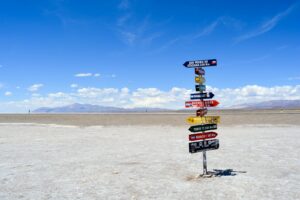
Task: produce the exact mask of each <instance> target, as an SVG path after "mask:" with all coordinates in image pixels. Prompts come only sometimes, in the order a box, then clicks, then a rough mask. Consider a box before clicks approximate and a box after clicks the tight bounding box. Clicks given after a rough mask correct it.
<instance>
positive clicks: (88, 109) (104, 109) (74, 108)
mask: <svg viewBox="0 0 300 200" xmlns="http://www.w3.org/2000/svg"><path fill="white" fill-rule="evenodd" d="M163 111H168V109H161V108H144V107H141V108H119V107H110V106H99V105H91V104H79V103H75V104H71V105H67V106H62V107H54V108H49V107H42V108H38V109H36V110H34V111H33V112H34V113H118V112H163Z"/></svg>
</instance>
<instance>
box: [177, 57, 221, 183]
mask: <svg viewBox="0 0 300 200" xmlns="http://www.w3.org/2000/svg"><path fill="white" fill-rule="evenodd" d="M183 65H184V66H185V67H187V68H194V69H195V71H194V72H195V75H196V77H195V83H196V84H195V90H196V93H192V94H191V95H190V100H189V101H186V102H185V107H186V108H197V110H196V116H195V117H194V116H191V117H189V118H187V122H188V123H190V124H193V126H191V127H190V128H189V131H190V132H192V134H190V135H189V137H188V138H189V141H191V142H190V143H189V152H190V153H192V154H193V153H198V152H202V155H203V176H204V177H206V176H210V175H212V174H209V173H208V171H207V159H206V151H210V150H216V149H219V140H218V139H214V138H216V137H217V136H218V133H216V132H206V131H210V130H216V129H217V128H218V126H217V124H218V123H220V116H206V115H207V114H208V109H207V108H209V107H216V106H217V105H219V102H218V101H216V100H211V99H212V98H213V97H214V96H215V95H214V94H213V93H212V92H207V91H206V85H204V83H205V82H206V79H205V77H204V75H205V70H204V69H203V68H202V67H213V66H217V60H216V59H208V60H194V61H186V62H185V63H184V64H183ZM204 99H209V100H204Z"/></svg>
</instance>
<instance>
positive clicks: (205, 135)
mask: <svg viewBox="0 0 300 200" xmlns="http://www.w3.org/2000/svg"><path fill="white" fill-rule="evenodd" d="M217 135H218V133H216V132H206V133H197V134H191V135H189V140H190V141H196V140H206V139H212V138H215V137H217Z"/></svg>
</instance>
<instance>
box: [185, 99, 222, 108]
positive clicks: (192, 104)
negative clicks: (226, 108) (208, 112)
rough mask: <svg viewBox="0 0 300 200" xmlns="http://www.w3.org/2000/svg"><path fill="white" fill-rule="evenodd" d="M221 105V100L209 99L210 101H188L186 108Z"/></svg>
mask: <svg viewBox="0 0 300 200" xmlns="http://www.w3.org/2000/svg"><path fill="white" fill-rule="evenodd" d="M217 105H219V102H218V101H217V100H208V101H203V100H200V101H186V102H185V107H186V108H194V107H196V108H204V107H215V106H217Z"/></svg>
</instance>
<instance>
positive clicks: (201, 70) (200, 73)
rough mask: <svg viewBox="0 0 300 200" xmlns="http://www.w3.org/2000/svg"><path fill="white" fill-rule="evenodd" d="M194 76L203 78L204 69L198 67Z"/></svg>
mask: <svg viewBox="0 0 300 200" xmlns="http://www.w3.org/2000/svg"><path fill="white" fill-rule="evenodd" d="M195 74H197V75H201V76H203V75H205V71H204V69H202V68H199V67H198V68H195Z"/></svg>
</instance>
